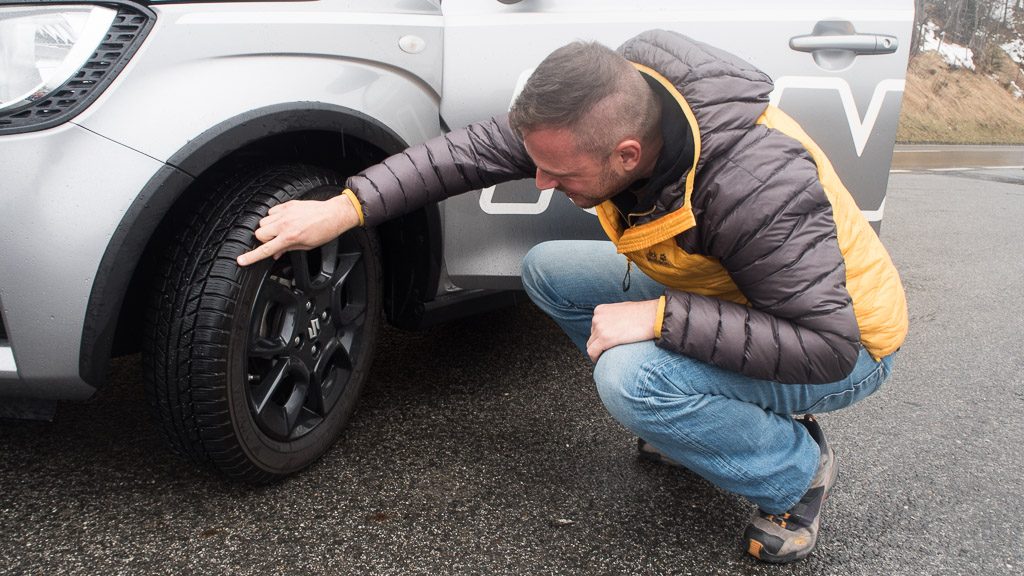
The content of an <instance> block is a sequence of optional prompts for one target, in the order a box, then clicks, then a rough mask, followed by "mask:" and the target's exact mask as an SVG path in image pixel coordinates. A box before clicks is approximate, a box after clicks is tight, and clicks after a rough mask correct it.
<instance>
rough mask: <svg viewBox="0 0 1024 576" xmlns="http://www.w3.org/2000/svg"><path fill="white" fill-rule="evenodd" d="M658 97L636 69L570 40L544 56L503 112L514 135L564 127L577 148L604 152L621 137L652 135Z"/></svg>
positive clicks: (591, 45) (602, 49) (645, 138)
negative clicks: (520, 90)
mask: <svg viewBox="0 0 1024 576" xmlns="http://www.w3.org/2000/svg"><path fill="white" fill-rule="evenodd" d="M660 118H661V101H660V99H659V98H658V96H657V95H656V94H655V93H654V90H652V89H651V87H650V86H649V85H648V84H647V81H646V80H644V78H643V76H641V74H640V72H639V71H638V70H637V69H636V68H635V67H634V66H633V65H632V64H630V63H629V61H627V60H626V59H625V58H623V57H622V56H621V55H620V54H619V53H617V52H615V51H614V50H611V49H609V48H608V47H606V46H603V45H601V44H598V43H597V42H573V43H572V44H568V45H566V46H563V47H561V48H559V49H557V50H555V51H554V52H552V53H551V54H550V55H548V57H547V58H545V59H544V61H542V62H541V63H540V65H538V66H537V69H536V70H534V72H533V74H532V75H531V76H530V78H529V80H527V82H526V85H525V86H524V87H523V91H522V92H520V94H519V96H518V97H517V98H516V101H515V103H514V104H513V105H512V109H511V110H510V111H509V123H510V124H511V125H512V128H513V129H515V130H516V131H517V132H518V133H519V134H520V136H522V135H523V133H524V132H530V131H532V130H537V129H540V128H567V129H569V130H571V131H572V132H573V134H574V135H575V137H576V145H577V147H578V148H579V151H580V152H584V153H587V154H592V155H605V154H610V153H611V152H612V151H613V150H614V149H615V147H616V146H617V145H618V144H619V142H622V141H623V140H627V139H636V140H638V141H640V142H641V143H647V142H650V141H651V140H652V139H654V138H655V137H657V135H658V130H659V121H660Z"/></svg>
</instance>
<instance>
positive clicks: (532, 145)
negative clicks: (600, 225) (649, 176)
mask: <svg viewBox="0 0 1024 576" xmlns="http://www.w3.org/2000/svg"><path fill="white" fill-rule="evenodd" d="M523 143H524V144H525V145H526V152H527V153H528V154H529V155H530V158H532V159H533V162H534V164H536V165H537V176H536V178H537V188H538V189H540V190H545V189H547V188H555V189H557V190H560V191H561V192H562V193H563V194H565V195H566V196H568V197H569V200H572V203H573V204H575V205H576V206H578V207H580V208H593V207H594V206H597V205H598V204H600V203H602V202H604V201H605V200H608V199H609V198H611V197H612V196H615V195H616V194H618V193H619V192H621V191H622V190H623V189H624V188H626V187H627V186H628V185H629V184H630V183H631V181H632V178H630V177H629V176H628V175H626V174H624V173H623V172H622V171H621V170H617V169H616V168H617V167H616V165H615V162H614V154H609V155H607V156H604V157H599V156H596V155H593V154H587V153H584V152H580V151H579V150H578V149H577V146H576V140H575V138H574V137H573V135H572V132H571V131H570V130H569V129H567V128H538V129H536V130H531V131H529V132H525V133H524V134H523Z"/></svg>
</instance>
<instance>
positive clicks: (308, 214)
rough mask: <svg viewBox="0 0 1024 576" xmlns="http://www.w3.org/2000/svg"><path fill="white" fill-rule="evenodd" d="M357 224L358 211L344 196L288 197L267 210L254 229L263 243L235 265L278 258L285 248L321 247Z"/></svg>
mask: <svg viewBox="0 0 1024 576" xmlns="http://www.w3.org/2000/svg"><path fill="white" fill-rule="evenodd" d="M357 225H359V213H358V212H356V208H355V206H353V205H352V202H351V201H350V200H349V199H348V197H347V196H345V195H340V196H335V197H334V198H331V199H328V200H289V201H288V202H285V203H284V204H278V205H277V206H274V207H273V208H271V209H270V211H269V212H267V215H266V217H264V218H263V219H262V220H260V227H259V228H257V229H256V239H257V240H259V241H260V242H263V244H262V245H260V246H257V247H256V249H254V250H252V251H251V252H246V253H245V254H242V255H241V256H239V257H238V265H239V266H248V265H249V264H252V263H253V262H259V261H260V260H263V259H264V258H267V257H269V256H273V257H274V259H277V258H280V257H281V254H284V253H285V252H287V251H289V250H309V249H311V248H316V247H318V246H323V245H324V244H326V243H327V242H329V241H331V240H333V239H335V238H337V237H338V236H341V235H342V234H344V233H345V232H347V231H348V230H349V229H351V228H355V227H356V226H357Z"/></svg>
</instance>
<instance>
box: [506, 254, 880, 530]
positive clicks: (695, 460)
mask: <svg viewBox="0 0 1024 576" xmlns="http://www.w3.org/2000/svg"><path fill="white" fill-rule="evenodd" d="M625 273H626V259H625V257H624V256H622V255H620V254H616V252H615V248H614V246H613V245H612V244H611V243H610V242H597V241H556V242H546V243H544V244H540V245H538V246H536V247H534V248H533V249H532V250H531V251H530V252H529V253H528V254H527V255H526V258H525V260H524V261H523V275H522V278H523V285H524V287H525V288H526V292H527V293H528V294H529V295H530V298H531V299H532V300H533V301H534V302H535V303H536V304H537V306H539V307H540V308H541V309H542V310H544V311H545V312H546V313H547V314H548V315H550V316H551V317H552V318H553V319H554V320H555V321H556V322H557V323H558V324H559V325H560V326H561V327H562V329H563V330H565V332H566V334H568V335H569V337H570V338H571V339H572V341H573V342H575V343H576V346H577V347H579V348H580V350H581V351H583V352H584V353H586V342H587V339H588V338H589V336H590V323H591V319H592V318H593V314H594V307H595V306H597V305H598V304H606V303H611V302H623V301H636V300H651V299H655V298H658V297H659V296H660V295H661V294H662V293H663V291H664V290H665V287H664V286H662V285H661V284H659V283H657V282H656V281H654V280H652V279H651V278H650V277H648V276H646V275H645V274H643V273H642V272H640V271H639V270H637V269H636V267H634V268H633V271H632V273H631V275H630V276H631V281H630V288H629V291H627V292H624V291H623V290H622V283H623V276H624V275H625ZM891 370H892V355H890V356H888V357H886V358H883V359H882V361H881V362H876V361H875V360H874V359H873V358H871V356H870V355H869V354H868V353H867V352H865V351H863V350H862V351H861V353H860V357H859V358H858V359H857V364H856V366H854V369H853V372H851V373H850V375H849V376H847V377H846V378H844V379H843V380H840V381H838V382H832V383H830V384H781V383H778V382H772V381H769V380H758V379H755V378H750V377H747V376H743V375H742V374H737V373H735V372H730V371H728V370H724V369H722V368H718V367H716V366H713V365H711V364H707V363H705V362H701V361H699V360H694V359H693V358H689V357H687V356H684V355H682V354H678V353H675V352H671V351H668V350H664V349H661V348H659V347H657V346H655V344H654V341H653V340H648V341H644V342H637V343H634V344H625V345H622V346H616V347H614V348H611V349H609V350H607V351H605V352H604V353H603V354H602V355H601V357H600V358H599V359H598V361H597V364H596V366H595V367H594V380H595V381H596V382H597V389H598V393H599V394H600V396H601V400H602V401H603V402H604V405H605V406H606V407H607V409H608V411H609V412H610V413H611V414H612V416H614V417H615V419H616V420H618V421H619V422H620V423H622V424H623V425H624V426H625V427H626V428H629V429H630V430H631V431H632V432H633V433H635V434H637V435H638V436H640V437H641V438H643V439H644V440H646V441H647V442H649V443H650V444H651V445H652V446H654V447H655V448H657V449H658V450H659V451H660V452H661V453H662V454H664V455H666V456H668V457H669V458H671V459H672V460H675V461H676V462H678V463H680V464H682V465H683V466H685V467H686V468H688V469H690V470H692V471H693V472H695V473H697V474H699V475H701V476H702V477H704V478H705V479H707V480H708V481H710V482H712V483H713V484H715V485H716V486H719V487H720V488H723V489H725V490H728V491H730V492H733V493H736V494H740V495H742V496H744V497H746V498H748V499H749V500H751V501H752V502H753V503H755V504H757V505H758V506H759V507H760V508H761V509H762V510H764V511H765V512H769V513H774V514H781V513H783V512H785V511H786V510H788V509H789V508H791V507H792V506H793V505H794V504H796V502H797V501H798V500H800V497H801V496H803V494H804V492H806V491H807V488H808V486H809V485H810V483H811V479H812V477H813V476H814V473H815V471H816V469H817V467H818V460H819V454H820V452H819V448H818V444H817V443H816V442H815V441H814V439H812V438H811V436H810V434H808V433H807V430H806V428H804V426H803V425H801V424H800V423H798V422H797V421H796V420H794V419H793V418H792V416H791V415H792V414H802V413H820V412H829V411H832V410H837V409H839V408H845V407H846V406H850V405H851V404H854V403H856V402H858V401H859V400H861V399H863V398H865V397H867V396H868V395H870V394H871V393H872V392H874V391H875V390H877V389H878V388H879V387H880V386H881V385H882V383H883V382H884V381H885V380H886V379H887V378H888V377H889V374H890V372H891Z"/></svg>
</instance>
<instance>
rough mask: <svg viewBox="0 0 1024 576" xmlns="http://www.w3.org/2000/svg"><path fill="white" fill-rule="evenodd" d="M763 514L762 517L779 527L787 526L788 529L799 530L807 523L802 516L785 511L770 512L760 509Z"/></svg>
mask: <svg viewBox="0 0 1024 576" xmlns="http://www.w3.org/2000/svg"><path fill="white" fill-rule="evenodd" d="M758 512H759V513H760V514H761V518H764V519H765V520H767V521H769V522H771V523H772V524H775V525H776V526H778V527H779V528H785V529H786V530H791V531H792V530H797V529H799V528H802V527H804V525H805V524H806V523H805V522H804V520H803V518H801V517H800V516H797V515H795V514H791V513H789V512H785V513H783V514H769V513H767V512H765V511H764V510H759V511H758Z"/></svg>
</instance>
